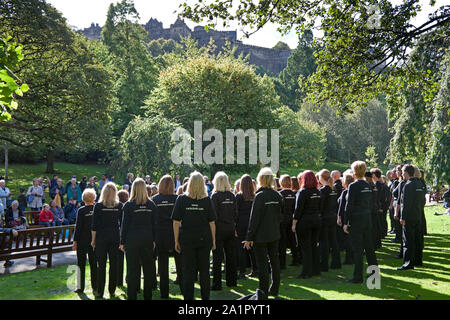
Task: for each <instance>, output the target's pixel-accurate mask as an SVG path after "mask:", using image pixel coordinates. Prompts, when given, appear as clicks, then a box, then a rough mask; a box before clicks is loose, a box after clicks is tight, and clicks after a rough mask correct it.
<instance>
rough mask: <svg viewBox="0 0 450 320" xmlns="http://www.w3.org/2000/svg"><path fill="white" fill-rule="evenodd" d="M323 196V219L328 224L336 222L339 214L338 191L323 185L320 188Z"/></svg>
mask: <svg viewBox="0 0 450 320" xmlns="http://www.w3.org/2000/svg"><path fill="white" fill-rule="evenodd" d="M319 191H320V196H321V197H322V203H323V204H322V221H324V222H326V223H328V224H335V223H336V215H337V209H338V208H337V193H336V191H334V190H333V189H331V187H330V186H323V187H321V188H320V189H319Z"/></svg>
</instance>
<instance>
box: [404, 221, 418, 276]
mask: <svg viewBox="0 0 450 320" xmlns="http://www.w3.org/2000/svg"><path fill="white" fill-rule="evenodd" d="M422 233H423V230H422V229H421V223H420V221H408V222H407V223H406V224H405V225H404V226H403V266H404V267H414V263H415V262H417V260H416V259H417V257H416V255H417V253H418V251H419V249H420V246H421V235H422Z"/></svg>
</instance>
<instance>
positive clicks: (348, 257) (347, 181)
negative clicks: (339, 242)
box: [337, 169, 355, 264]
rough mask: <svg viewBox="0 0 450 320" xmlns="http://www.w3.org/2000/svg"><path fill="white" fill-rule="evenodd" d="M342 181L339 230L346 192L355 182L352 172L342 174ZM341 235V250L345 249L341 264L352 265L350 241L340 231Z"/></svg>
mask: <svg viewBox="0 0 450 320" xmlns="http://www.w3.org/2000/svg"><path fill="white" fill-rule="evenodd" d="M343 180H344V187H345V190H343V191H342V193H341V196H340V197H339V199H338V218H337V224H338V226H339V227H340V228H342V226H343V223H342V222H343V221H344V212H345V206H346V204H347V192H348V186H349V185H350V184H351V183H352V182H354V181H355V179H354V178H353V171H352V170H350V169H349V170H347V171H345V172H344V175H343ZM342 233H343V234H344V237H343V248H345V260H344V262H343V264H353V250H352V244H351V241H350V237H349V235H348V234H346V233H345V232H344V230H342Z"/></svg>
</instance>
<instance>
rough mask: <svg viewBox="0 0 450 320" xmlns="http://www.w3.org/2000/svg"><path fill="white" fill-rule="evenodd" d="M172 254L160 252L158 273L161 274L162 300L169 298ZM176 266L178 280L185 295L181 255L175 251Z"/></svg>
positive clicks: (160, 288)
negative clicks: (170, 259) (170, 258)
mask: <svg viewBox="0 0 450 320" xmlns="http://www.w3.org/2000/svg"><path fill="white" fill-rule="evenodd" d="M170 255H171V253H169V252H167V251H159V250H158V272H159V290H160V293H161V298H162V299H168V298H169V256H170ZM173 257H174V259H175V266H176V268H177V278H178V282H179V286H180V291H181V293H183V273H182V272H181V268H182V267H181V255H180V254H179V253H178V252H176V251H174V252H173Z"/></svg>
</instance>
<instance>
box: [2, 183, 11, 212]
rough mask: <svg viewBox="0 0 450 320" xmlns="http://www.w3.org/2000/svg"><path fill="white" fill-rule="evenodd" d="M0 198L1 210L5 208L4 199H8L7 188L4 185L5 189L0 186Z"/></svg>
mask: <svg viewBox="0 0 450 320" xmlns="http://www.w3.org/2000/svg"><path fill="white" fill-rule="evenodd" d="M0 200H1V202H2V205H3V210H5V209H6V200H10V197H9V189H8V188H6V187H5V189H2V188H0Z"/></svg>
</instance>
